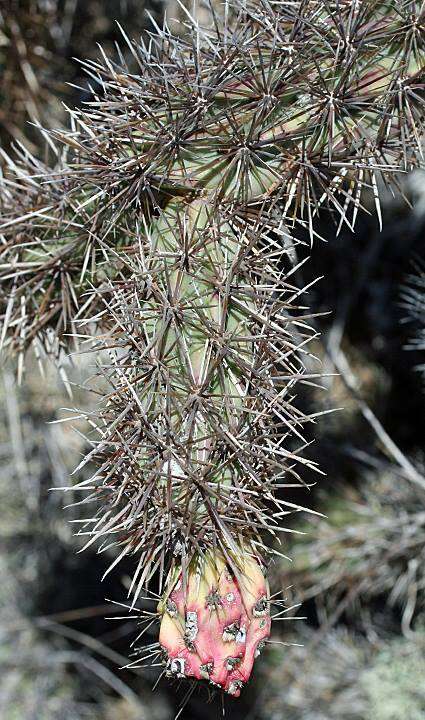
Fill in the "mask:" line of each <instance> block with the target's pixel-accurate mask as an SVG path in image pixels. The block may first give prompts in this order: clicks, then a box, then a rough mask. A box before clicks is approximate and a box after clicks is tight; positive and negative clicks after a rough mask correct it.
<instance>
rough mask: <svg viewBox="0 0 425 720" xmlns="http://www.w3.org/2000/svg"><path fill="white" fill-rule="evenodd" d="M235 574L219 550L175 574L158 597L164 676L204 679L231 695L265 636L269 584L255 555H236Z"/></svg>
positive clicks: (249, 669) (247, 672)
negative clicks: (164, 665)
mask: <svg viewBox="0 0 425 720" xmlns="http://www.w3.org/2000/svg"><path fill="white" fill-rule="evenodd" d="M237 565H238V568H239V572H238V577H236V576H235V575H234V574H233V572H232V571H231V570H230V568H229V566H228V564H227V563H226V561H225V559H224V557H223V556H222V555H220V554H217V553H216V554H212V553H206V554H205V555H204V556H203V557H202V558H199V557H198V558H197V559H196V560H194V561H193V562H192V564H191V567H190V568H189V571H188V572H187V575H186V583H185V584H184V582H183V575H182V573H181V572H180V575H179V577H178V578H177V581H176V582H175V583H172V584H171V590H170V591H169V592H168V593H167V594H166V595H165V597H164V599H163V600H162V601H161V603H160V605H159V607H158V610H159V611H160V613H161V614H162V620H161V628H160V633H159V643H160V645H161V647H162V649H163V652H164V662H165V663H166V674H167V675H168V676H175V677H186V678H195V679H197V680H207V681H208V682H210V683H211V684H213V685H216V686H218V687H220V688H222V689H223V690H225V691H226V692H227V693H229V694H230V695H234V696H235V697H237V696H239V695H240V692H241V689H242V687H243V685H244V684H245V683H246V682H247V681H248V680H249V677H250V675H251V672H252V668H253V665H254V660H255V658H256V657H257V656H258V655H259V654H260V651H261V649H262V647H263V646H264V643H265V640H266V638H267V637H268V636H269V634H270V625H271V620H270V605H269V587H268V583H267V581H266V579H265V577H264V575H263V572H262V570H261V566H260V564H259V562H258V561H257V559H256V558H255V557H254V556H253V555H252V554H249V553H247V552H241V554H240V557H239V558H238V563H237Z"/></svg>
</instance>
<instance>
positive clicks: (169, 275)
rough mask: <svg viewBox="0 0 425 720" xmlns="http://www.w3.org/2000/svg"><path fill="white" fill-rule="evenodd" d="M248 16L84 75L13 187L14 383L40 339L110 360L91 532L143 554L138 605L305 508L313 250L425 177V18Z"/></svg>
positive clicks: (305, 12) (157, 39) (399, 9)
mask: <svg viewBox="0 0 425 720" xmlns="http://www.w3.org/2000/svg"><path fill="white" fill-rule="evenodd" d="M235 5H237V6H238V8H239V10H238V12H236V17H234V16H233V15H232V19H231V20H228V17H229V14H228V9H229V7H228V3H227V2H226V3H225V5H224V14H223V18H219V17H218V16H217V15H216V14H215V13H214V12H213V26H212V29H210V30H201V29H200V28H199V27H198V26H197V24H196V22H193V23H192V24H191V23H190V21H188V25H190V28H189V32H188V35H187V36H186V37H185V38H175V37H172V36H171V35H170V33H169V32H168V30H167V27H165V29H164V30H158V33H157V34H156V35H152V37H151V39H150V41H149V44H148V46H145V45H143V44H137V43H136V44H133V43H130V42H129V46H130V49H131V52H132V54H133V59H134V69H132V70H130V69H129V68H127V67H126V66H125V63H124V61H123V59H122V58H120V59H119V62H118V63H114V62H113V61H112V60H110V59H108V58H106V57H104V60H103V62H98V63H97V62H88V63H86V64H85V66H86V69H87V72H88V74H89V75H90V76H91V78H92V80H93V84H94V86H95V87H94V90H93V96H92V99H91V101H90V102H89V103H88V104H87V106H86V109H85V110H84V111H81V110H80V111H75V112H73V113H72V114H71V120H72V126H71V129H70V131H69V132H67V133H59V132H57V133H56V134H53V135H52V134H51V135H50V136H49V137H48V138H47V139H48V143H49V146H50V149H51V151H52V153H53V154H54V155H55V156H56V158H57V163H56V166H55V167H54V168H53V169H52V168H48V167H45V166H43V165H42V164H41V163H40V162H39V161H38V160H36V159H34V158H32V157H30V156H29V155H28V153H27V152H25V151H23V150H22V151H21V152H20V157H18V158H17V159H16V160H9V166H8V169H7V171H6V175H5V177H4V181H3V190H2V197H1V212H2V221H1V227H0V230H1V232H2V233H3V235H2V242H3V246H2V260H1V266H0V267H1V272H2V277H3V284H2V292H3V298H2V300H3V303H2V313H3V332H2V341H3V343H4V344H6V346H8V347H9V348H10V349H13V350H15V352H17V354H18V356H19V368H20V371H22V370H23V368H24V357H25V350H26V348H27V347H28V346H29V345H30V344H34V345H35V346H36V347H37V348H40V347H44V348H45V349H47V350H48V351H49V352H54V353H56V354H57V355H58V357H59V356H60V350H61V348H62V347H65V348H66V347H68V346H69V345H71V346H76V347H77V348H78V347H82V348H83V349H84V348H86V347H87V348H89V347H90V343H91V344H92V347H91V350H92V351H93V352H99V353H102V351H105V352H103V353H102V354H100V357H101V358H102V361H101V362H100V361H99V373H100V374H101V375H102V376H103V377H104V378H106V380H107V382H108V383H109V386H110V390H109V392H107V393H106V395H105V397H103V399H102V400H101V403H100V408H99V412H98V415H97V416H94V415H90V416H89V418H88V419H89V421H90V423H91V426H92V428H93V436H91V437H90V438H89V440H90V442H91V443H92V450H91V452H90V453H89V455H88V457H87V458H86V459H85V461H84V463H87V462H89V461H93V462H94V463H95V464H96V466H97V469H96V471H95V473H94V475H93V476H92V477H91V478H90V479H89V480H88V481H84V482H81V483H80V484H79V485H77V487H78V488H80V489H81V490H87V491H89V492H90V494H89V496H88V500H94V501H96V502H97V503H98V508H99V510H98V512H97V515H93V513H90V517H89V519H88V520H87V523H86V524H85V526H84V527H83V530H82V532H83V533H86V534H88V536H89V539H88V542H89V543H92V542H95V541H96V540H100V541H101V542H102V545H101V549H106V548H108V547H110V546H111V545H116V546H118V552H117V556H116V559H115V560H114V563H113V566H114V565H116V564H117V563H118V562H119V560H120V559H121V558H122V557H124V556H125V555H128V554H133V555H135V556H136V557H137V564H136V571H135V575H134V579H133V582H132V585H131V588H130V592H131V593H133V596H134V598H135V600H136V599H137V597H138V596H139V594H140V593H141V592H142V589H143V588H144V587H146V586H147V584H148V583H149V582H150V580H151V579H152V577H153V575H154V574H155V573H157V577H158V581H159V586H160V590H161V592H162V591H163V590H164V589H165V588H166V583H167V577H169V576H170V575H169V574H170V573H171V576H173V573H174V572H178V571H179V568H182V570H181V571H182V582H183V583H185V584H186V585H185V586H186V587H188V585H189V576H188V568H189V567H191V565H190V563H191V561H192V560H193V559H194V558H196V557H199V556H202V555H205V554H208V553H210V552H213V553H214V554H215V555H214V556H217V562H220V557H221V556H222V557H223V558H224V559H225V561H226V563H228V564H230V566H231V565H233V568H232V569H233V571H234V573H235V577H236V576H237V572H239V573H241V572H242V570H243V567H244V563H245V558H244V554H243V553H241V551H240V548H241V546H250V547H252V548H253V550H254V551H255V553H256V555H257V556H258V557H259V558H262V559H263V560H264V559H265V557H266V555H267V554H268V553H269V552H270V551H269V549H268V548H269V546H270V545H271V542H272V540H273V539H274V537H275V536H277V535H279V534H280V533H281V531H285V530H286V528H285V526H284V518H285V515H286V514H287V513H289V512H292V511H294V510H295V511H298V510H299V509H300V508H299V507H298V506H294V505H292V504H291V503H290V502H289V501H288V500H286V499H285V495H284V492H283V491H284V488H285V487H286V486H287V485H290V484H296V483H299V482H300V478H299V475H298V469H299V467H300V464H301V463H303V462H306V461H305V460H303V459H302V456H301V454H300V453H301V450H302V448H303V447H304V446H305V443H306V438H305V436H304V434H303V433H304V425H305V423H306V422H307V421H309V420H311V419H312V418H308V417H305V416H304V415H303V414H302V413H301V412H300V410H299V409H298V408H297V407H296V404H295V402H294V393H295V388H296V386H297V385H298V384H299V383H300V382H303V381H308V380H309V377H310V376H309V375H308V374H307V372H306V370H305V365H304V359H305V357H306V353H307V352H308V349H307V343H308V340H309V339H310V338H311V337H312V335H313V331H312V330H311V329H310V328H309V326H308V323H309V320H308V316H307V315H305V311H304V309H303V308H302V307H301V306H300V304H299V297H300V294H301V290H299V289H297V287H296V285H295V284H293V280H292V278H291V273H293V272H294V270H295V269H296V267H297V244H298V243H300V242H307V243H308V242H312V241H313V240H314V238H315V237H319V236H318V234H317V228H316V224H315V218H316V216H317V215H318V213H319V212H320V211H321V210H322V209H324V210H326V211H327V217H328V218H329V219H330V221H332V222H334V223H335V227H336V229H337V230H338V229H339V228H340V227H341V226H342V225H343V224H345V225H347V226H348V227H349V228H353V227H354V224H355V221H356V217H357V214H358V211H359V209H361V208H362V207H363V198H364V191H365V190H371V191H372V195H373V197H374V202H375V206H376V211H377V214H378V218H379V221H380V204H379V195H378V189H379V185H380V183H381V180H384V181H385V182H386V183H387V185H388V186H390V187H391V188H394V187H396V185H397V183H396V171H397V170H409V169H410V168H412V167H414V166H416V165H418V164H420V162H421V160H422V149H421V138H422V135H423V128H424V107H423V80H424V62H423V61H424V55H425V52H424V50H425V48H424V35H425V34H424V9H423V7H422V5H421V3H416V2H404V1H403V0H402V1H401V2H395V1H392V0H390V1H389V2H386V3H383V2H378V1H377V0H365V1H364V2H352V1H351V0H350V1H349V2H344V1H341V2H330V3H326V2H324V3H317V2H315V0H304V1H303V2H286V1H285V0H283V1H282V2H266V1H265V0H264V1H260V2H258V1H257V0H256V2H252V3H251V2H248V1H247V2H245V1H243V2H239V4H237V3H235ZM55 135H56V139H55ZM60 148H62V149H60ZM301 233H302V234H301ZM303 237H304V240H303ZM305 238H306V239H307V240H306V239H305ZM107 358H109V360H108V359H107ZM310 465H311V463H310ZM179 612H180V611H179ZM200 631H201V637H203V632H204V628H201V629H200ZM205 632H207V629H205Z"/></svg>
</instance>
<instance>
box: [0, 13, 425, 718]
mask: <svg viewBox="0 0 425 720" xmlns="http://www.w3.org/2000/svg"><path fill="white" fill-rule="evenodd" d="M186 4H187V6H188V7H190V8H191V9H192V3H191V2H190V3H186ZM217 7H218V8H219V7H220V3H218V2H217ZM195 11H196V13H197V15H198V18H199V20H200V22H202V23H208V21H209V11H208V9H206V8H204V7H203V6H202V3H201V2H196V3H195ZM165 12H166V14H167V22H168V23H169V25H170V27H172V29H173V31H175V32H178V33H181V34H184V33H185V21H186V19H187V18H186V16H185V12H184V9H183V7H182V6H180V5H179V4H178V3H177V2H174V1H173V0H170V1H168V2H167V1H166V0H164V2H161V1H160V0H146V1H144V0H5V2H3V3H1V9H0V75H1V82H0V147H1V149H3V150H5V151H7V152H10V151H11V152H12V153H13V146H14V145H15V146H16V145H17V144H19V143H23V144H24V146H25V147H28V148H29V149H30V150H31V152H33V153H35V154H37V155H40V156H41V155H42V154H43V152H44V140H43V137H42V135H41V134H40V132H39V130H37V127H36V126H37V125H42V126H43V127H46V128H51V127H58V126H60V125H61V124H64V123H66V122H67V120H66V111H65V107H64V106H65V105H66V106H70V107H72V106H74V105H79V104H81V103H83V102H84V101H85V100H87V99H88V98H89V97H90V88H89V80H88V78H87V77H86V76H85V75H84V71H83V68H82V67H81V65H80V64H79V63H78V61H77V60H76V59H75V58H81V59H84V58H95V57H96V56H97V55H98V54H99V52H100V50H99V46H98V44H100V45H101V46H102V48H103V49H104V51H105V53H107V54H113V53H114V52H115V47H114V46H115V43H117V42H120V37H121V35H120V30H119V27H118V25H117V24H116V22H115V21H116V20H118V21H119V22H120V23H121V24H122V26H123V27H124V28H125V29H126V32H127V33H128V34H129V36H130V37H133V38H137V37H139V36H140V35H143V34H145V33H146V32H147V31H151V32H155V23H158V24H162V22H163V19H164V13H165ZM404 192H405V195H406V199H407V201H408V202H405V201H403V202H402V201H400V200H397V201H396V200H394V199H393V198H390V197H387V198H385V196H384V229H383V231H382V232H379V228H378V226H377V221H376V219H375V218H374V217H373V215H372V214H371V216H370V217H369V216H368V215H367V214H366V215H363V218H362V219H361V220H360V221H359V224H358V229H357V232H356V234H355V235H351V234H350V233H349V232H348V231H342V232H341V233H340V234H339V235H338V236H337V237H335V235H336V233H335V228H333V227H326V226H325V227H321V228H320V233H321V234H322V236H323V237H324V238H325V239H326V240H327V242H326V243H319V242H317V243H316V245H315V247H313V250H312V259H311V261H310V262H309V263H307V264H306V265H304V266H303V270H302V273H303V274H302V277H301V276H300V277H299V278H298V281H299V283H300V284H301V283H308V282H310V281H312V280H313V279H314V278H315V277H317V276H322V275H323V279H322V280H321V281H320V282H319V283H317V284H315V285H314V286H313V287H312V289H311V290H310V292H309V293H308V296H307V298H306V303H305V304H307V303H308V304H309V305H310V306H311V307H312V308H314V311H315V312H320V313H321V315H320V317H318V318H317V321H316V322H317V328H318V330H319V331H320V333H321V336H320V338H319V339H318V340H317V341H316V348H315V351H316V354H317V356H318V357H319V358H320V362H321V365H322V370H323V373H324V377H323V379H322V380H321V385H322V389H318V388H315V387H312V388H311V391H309V392H305V395H304V396H302V397H300V398H299V402H300V404H302V405H303V408H304V409H305V410H307V411H309V412H311V413H319V412H321V411H323V410H327V409H329V410H332V409H335V408H341V409H340V410H338V411H337V412H331V413H330V414H328V415H325V416H324V417H322V418H321V419H320V420H319V421H318V422H317V424H315V426H314V428H313V432H312V437H313V436H314V437H315V439H316V442H315V443H314V444H313V445H312V446H311V447H310V448H309V453H310V455H311V457H312V458H314V459H315V460H317V461H318V462H319V463H320V467H321V469H322V470H323V472H324V473H325V474H324V475H323V477H322V478H321V480H320V482H319V483H317V482H316V478H313V477H311V476H308V475H307V474H306V477H305V482H306V489H305V491H304V492H301V491H299V490H297V491H295V490H294V492H293V497H294V501H296V502H300V504H308V505H309V506H310V507H312V508H314V509H315V510H316V511H318V512H319V513H323V514H324V515H325V516H326V517H322V516H320V515H317V516H315V517H314V518H313V519H311V517H312V516H308V517H303V516H302V515H301V514H300V515H296V516H295V517H294V518H293V520H292V524H293V528H294V529H296V530H298V531H302V532H303V533H305V534H303V535H294V536H292V537H291V539H290V540H289V541H288V543H287V545H286V547H284V548H283V549H282V550H283V552H284V553H285V555H289V556H290V557H291V558H292V562H291V563H289V562H288V561H286V560H284V559H282V560H280V559H277V560H276V562H275V564H274V565H273V566H272V567H271V569H270V573H271V579H272V584H273V585H274V587H275V589H276V590H277V589H278V588H279V587H280V588H281V587H283V588H285V595H286V597H287V598H288V603H289V604H290V605H293V606H297V607H295V608H294V610H293V611H292V615H293V616H297V618H298V619H297V620H291V618H287V619H285V621H284V622H283V621H282V622H276V623H275V627H274V632H273V643H272V644H271V645H270V646H269V650H268V652H266V653H264V655H263V658H262V660H261V662H259V663H258V666H257V669H256V673H255V675H254V679H253V681H252V682H251V683H250V685H249V686H248V687H247V688H246V690H245V691H244V693H243V695H242V698H241V699H239V700H238V701H230V700H226V705H225V709H226V713H227V716H228V717H229V718H234V719H236V718H240V719H242V718H246V719H247V720H280V718H285V720H342V719H344V720H372V718H373V720H401V719H403V720H404V719H405V720H420V718H424V717H425V682H424V678H425V458H424V440H423V433H424V428H425V395H424V384H425V377H424V371H423V367H422V368H421V367H420V366H421V365H424V364H425V355H424V353H425V275H424V271H423V267H424V265H423V263H424V261H425V242H424V232H425V175H424V174H421V173H419V172H417V173H415V174H414V175H412V176H410V177H406V178H405V179H404ZM314 372H317V366H314ZM43 373H44V374H43ZM89 373H90V363H89V361H88V360H83V359H74V360H73V362H72V363H71V361H70V362H69V363H67V364H66V365H65V366H64V368H63V372H62V376H61V378H58V377H57V374H56V371H55V370H53V369H52V368H49V367H44V370H42V369H40V367H39V364H38V362H37V358H35V357H32V358H30V359H29V362H28V367H27V370H26V373H25V375H24V378H23V380H22V382H21V384H20V385H18V383H17V381H16V372H15V369H14V368H13V367H11V366H10V367H9V366H6V367H3V370H2V376H1V385H0V395H1V403H0V405H1V410H0V456H1V466H2V469H1V473H0V504H1V508H2V512H1V518H0V567H1V577H2V582H1V585H0V717H1V718H2V719H4V720H30V719H31V720H53V719H56V718H57V719H58V720H59V718H60V720H71V719H72V720H83V719H85V718H88V719H90V720H94V719H96V720H98V719H99V720H100V719H101V718H102V720H109V718H111V719H112V718H114V720H136V719H137V720H144V718H152V720H169V719H170V720H171V718H173V717H174V716H175V714H176V712H177V711H178V708H179V704H180V703H181V702H182V700H184V698H185V693H186V689H185V688H177V689H176V688H170V687H169V686H168V685H167V684H166V683H165V682H164V683H161V684H160V685H159V687H158V688H157V689H156V691H155V693H152V692H151V688H152V686H153V685H154V683H155V680H156V677H157V673H156V672H155V671H154V670H145V671H141V670H137V671H130V670H128V669H124V670H123V669H120V668H122V666H124V665H125V664H126V663H127V662H128V657H129V653H128V648H129V644H130V642H131V640H132V639H134V637H135V635H136V634H137V627H136V623H137V621H136V620H135V619H132V618H130V617H129V618H127V619H126V618H125V617H124V619H119V620H118V619H113V618H114V615H115V616H117V615H119V616H125V612H123V609H122V608H120V606H118V605H114V604H111V603H109V602H107V599H108V600H114V601H117V602H122V601H123V602H125V596H126V586H127V584H128V577H129V576H130V574H131V566H129V567H128V575H127V574H126V568H125V566H124V565H123V564H121V572H120V573H117V574H115V575H111V576H109V575H108V576H107V578H106V579H105V581H104V582H103V583H101V582H100V580H101V577H102V575H103V573H104V572H105V570H106V568H107V567H108V562H110V559H111V558H110V557H109V558H108V556H107V553H106V554H99V553H97V552H96V549H95V548H92V547H91V548H90V549H89V550H86V551H85V552H84V553H82V554H80V555H78V554H77V553H78V551H79V550H80V549H81V548H82V545H83V543H82V542H81V538H80V539H77V538H76V537H75V536H74V534H73V533H74V529H75V524H77V527H78V520H79V519H80V518H81V517H83V516H84V510H83V509H81V506H80V505H78V504H77V505H74V506H73V507H68V508H67V509H65V510H64V509H63V506H64V505H71V504H72V503H74V502H76V501H78V499H79V498H76V497H73V495H72V492H71V491H68V492H67V493H66V494H64V493H63V491H61V490H60V488H63V487H64V486H66V485H68V483H69V474H70V473H71V472H72V470H73V469H74V468H75V467H76V466H77V465H78V462H79V459H80V457H81V455H82V453H83V452H84V449H85V440H84V426H82V424H81V422H80V421H79V420H75V422H69V421H68V422H64V423H62V422H60V421H61V420H62V419H64V418H65V417H66V416H69V414H70V412H69V410H71V415H72V413H73V408H76V407H79V408H85V409H90V407H91V406H92V405H93V403H94V402H95V399H94V398H92V397H89V396H88V393H87V392H85V391H84V378H85V377H87V375H88V374H89ZM71 389H72V397H71V396H70V390H71ZM64 408H67V409H68V410H66V409H64ZM75 414H78V413H75ZM54 421H56V422H54ZM52 488H53V490H52ZM69 521H73V523H70V522H69ZM289 614H291V613H289ZM284 617H285V616H284ZM130 659H131V657H130ZM208 699H209V698H208V696H207V694H206V691H200V692H196V693H194V694H193V695H192V696H191V697H190V699H189V701H188V703H187V705H186V707H185V709H184V712H183V715H182V716H183V717H186V718H199V717H203V718H205V719H206V720H207V718H209V717H211V718H215V717H217V716H218V713H219V712H221V705H220V702H219V701H218V700H217V699H215V700H214V699H213V700H212V702H211V703H210V704H206V700H208Z"/></svg>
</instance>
